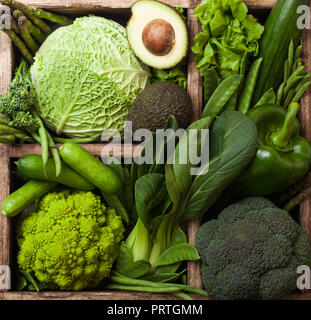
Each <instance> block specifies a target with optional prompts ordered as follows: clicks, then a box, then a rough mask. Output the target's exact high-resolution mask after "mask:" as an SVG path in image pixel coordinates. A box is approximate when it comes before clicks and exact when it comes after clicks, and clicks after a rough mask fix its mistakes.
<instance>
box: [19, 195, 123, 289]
mask: <svg viewBox="0 0 311 320" xmlns="http://www.w3.org/2000/svg"><path fill="white" fill-rule="evenodd" d="M123 232H124V228H123V225H122V222H121V218H120V217H119V216H117V215H116V213H115V211H114V210H111V209H107V208H106V207H105V206H104V205H103V204H102V203H101V199H100V197H99V196H97V195H95V194H93V193H92V192H82V191H78V192H74V191H70V190H66V191H62V192H54V193H49V194H47V195H46V196H45V197H43V198H42V199H41V200H40V201H39V202H38V203H37V205H36V208H35V209H34V210H33V211H31V212H30V213H29V214H28V215H26V216H25V217H23V218H22V219H21V221H20V222H19V224H18V226H17V241H18V246H19V248H20V250H19V252H18V257H17V261H18V265H19V268H20V269H21V270H25V271H27V272H30V273H32V274H33V275H35V276H36V277H37V279H38V280H39V281H40V283H42V285H44V286H45V287H46V288H48V289H56V288H59V289H60V290H74V291H78V290H84V289H92V288H95V287H96V286H97V285H98V284H99V282H100V281H101V280H102V279H104V278H106V277H108V276H109V274H110V269H111V268H112V264H113V262H114V261H115V259H116V258H117V256H118V253H119V244H120V242H121V240H122V239H123Z"/></svg>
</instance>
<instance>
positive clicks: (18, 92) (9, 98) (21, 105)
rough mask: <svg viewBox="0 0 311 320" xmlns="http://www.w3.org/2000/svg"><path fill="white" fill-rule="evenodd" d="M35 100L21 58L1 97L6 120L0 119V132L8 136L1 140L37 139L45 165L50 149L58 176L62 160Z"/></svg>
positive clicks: (27, 73)
mask: <svg viewBox="0 0 311 320" xmlns="http://www.w3.org/2000/svg"><path fill="white" fill-rule="evenodd" d="M37 103H38V101H37V98H36V93H35V91H34V88H33V86H32V83H31V80H30V75H29V69H28V66H27V64H26V61H24V60H23V61H22V62H21V64H20V65H19V67H18V69H17V71H16V74H15V77H14V79H13V81H12V82H11V84H10V91H9V93H8V94H7V95H6V96H4V97H2V98H0V113H1V114H3V115H4V116H5V117H7V119H8V121H7V122H6V121H5V120H2V123H3V128H2V129H3V131H1V135H2V136H4V137H5V136H8V137H7V138H6V139H4V140H3V141H6V143H8V142H10V141H12V143H14V142H15V140H16V138H17V139H20V140H22V141H33V140H36V141H38V140H39V141H40V143H41V147H42V160H43V165H44V167H45V165H46V163H47V159H48V156H49V149H50V150H51V153H52V155H53V158H54V161H55V167H56V168H57V172H56V174H57V176H58V175H59V174H60V172H61V161H60V158H59V156H58V151H57V149H56V147H55V144H54V141H53V139H52V138H51V137H50V135H49V133H48V132H47V130H46V129H45V127H44V124H43V122H42V120H41V118H40V117H39V115H38V114H37V112H36V105H37ZM12 127H13V128H15V129H13V128H12ZM19 130H22V131H27V132H28V133H29V134H30V136H31V137H32V138H33V139H31V137H29V135H27V134H24V133H23V132H22V131H20V132H18V131H19ZM12 135H13V136H14V137H15V140H14V139H13V138H12ZM56 152H57V155H56Z"/></svg>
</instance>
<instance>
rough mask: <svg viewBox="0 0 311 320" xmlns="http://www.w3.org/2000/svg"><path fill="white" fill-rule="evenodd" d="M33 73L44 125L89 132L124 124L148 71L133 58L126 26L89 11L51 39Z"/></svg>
mask: <svg viewBox="0 0 311 320" xmlns="http://www.w3.org/2000/svg"><path fill="white" fill-rule="evenodd" d="M31 76H32V82H33V85H34V88H35V90H36V93H37V97H38V101H39V104H38V112H39V113H40V115H41V117H42V118H43V120H44V121H45V123H46V125H47V126H48V127H49V128H50V129H52V130H53V131H54V132H55V133H56V134H57V135H62V134H64V135H67V136H69V137H88V136H91V135H94V134H96V133H100V132H102V131H103V130H105V129H114V130H120V131H122V130H123V129H124V121H125V120H126V117H127V114H128V110H129V108H130V107H131V104H132V102H133V101H134V99H135V98H136V96H137V95H138V94H139V93H140V92H141V91H142V90H143V89H144V88H145V87H146V86H147V84H148V83H149V78H150V72H149V69H148V68H147V67H146V66H144V65H143V64H142V63H141V62H140V61H139V60H138V59H137V58H136V57H135V55H134V53H133V51H132V50H131V48H130V45H129V43H128V41H127V37H126V30H125V28H124V27H123V26H121V25H119V24H118V23H116V22H114V21H112V20H108V19H105V18H101V17H94V16H90V17H83V18H78V19H76V20H75V22H74V23H73V24H72V25H70V26H66V27H61V28H59V29H57V30H56V31H54V32H53V33H52V34H51V35H50V36H49V37H48V38H47V40H46V41H45V42H44V43H43V45H42V46H41V48H40V50H39V51H38V52H37V54H36V57H35V62H34V64H33V66H32V67H31Z"/></svg>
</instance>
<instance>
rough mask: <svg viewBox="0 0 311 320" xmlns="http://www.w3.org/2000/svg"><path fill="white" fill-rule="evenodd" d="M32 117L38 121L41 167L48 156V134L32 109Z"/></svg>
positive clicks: (44, 164)
mask: <svg viewBox="0 0 311 320" xmlns="http://www.w3.org/2000/svg"><path fill="white" fill-rule="evenodd" d="M32 113H33V116H34V118H35V119H36V120H37V121H38V123H39V129H38V133H39V136H40V141H41V150H42V163H43V168H45V166H46V164H47V161H48V158H49V143H48V136H47V131H46V129H45V127H44V124H43V122H42V120H41V118H40V117H39V115H38V114H37V112H35V111H32Z"/></svg>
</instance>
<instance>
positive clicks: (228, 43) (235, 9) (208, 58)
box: [192, 0, 264, 80]
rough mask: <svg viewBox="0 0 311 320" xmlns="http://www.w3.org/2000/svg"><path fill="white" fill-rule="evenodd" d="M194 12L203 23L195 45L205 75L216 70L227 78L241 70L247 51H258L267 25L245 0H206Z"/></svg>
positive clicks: (197, 58)
mask: <svg viewBox="0 0 311 320" xmlns="http://www.w3.org/2000/svg"><path fill="white" fill-rule="evenodd" d="M194 14H195V17H197V18H198V19H199V20H200V22H201V25H202V32H201V33H199V34H198V35H197V36H196V37H195V38H194V45H193V47H192V51H193V52H194V53H195V54H196V61H197V62H198V64H197V68H199V69H200V71H201V75H205V74H206V72H208V70H215V71H216V72H217V74H218V76H219V78H220V80H223V79H225V78H227V77H228V76H230V75H232V74H236V73H239V71H240V67H241V62H242V58H243V55H244V54H245V53H247V54H248V55H250V56H257V55H258V49H259V45H258V40H259V39H260V37H261V35H262V33H263V32H264V27H263V26H262V25H260V24H259V23H258V22H257V20H256V19H255V18H254V17H253V16H252V15H249V14H248V9H247V6H246V5H245V4H244V2H243V1H242V0H203V1H202V2H201V4H199V5H198V6H197V8H196V9H195V10H194Z"/></svg>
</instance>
